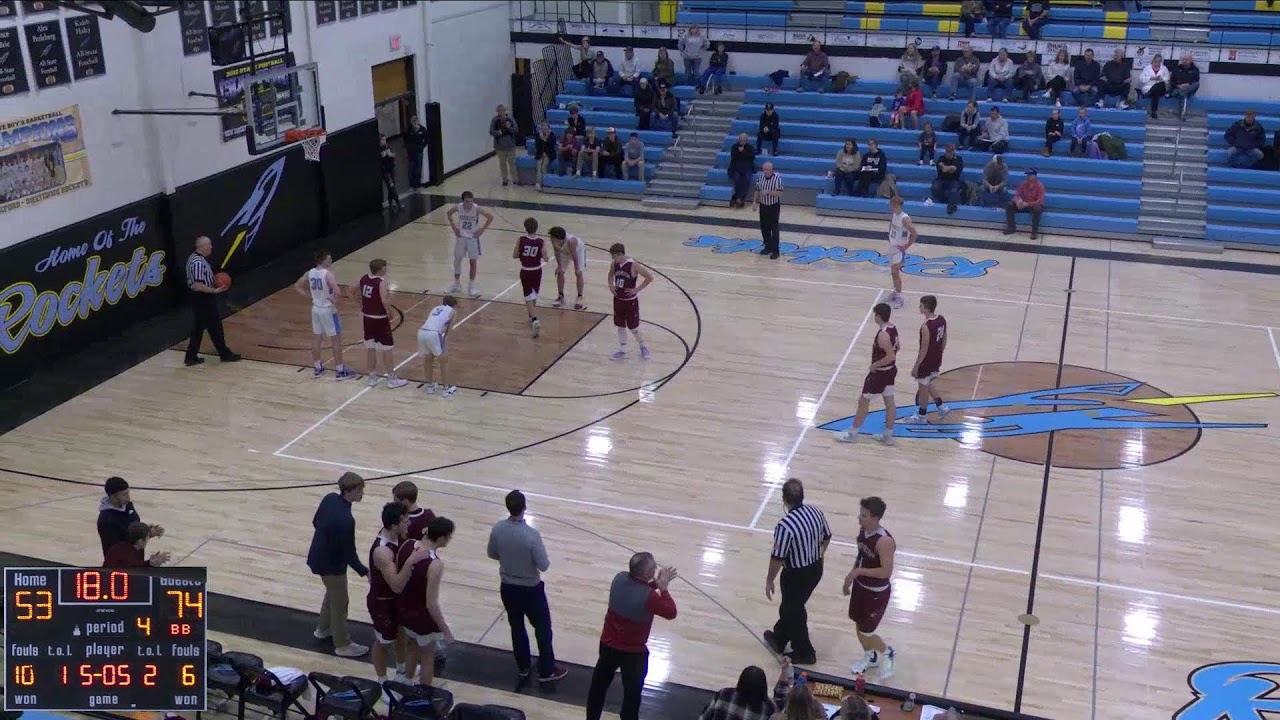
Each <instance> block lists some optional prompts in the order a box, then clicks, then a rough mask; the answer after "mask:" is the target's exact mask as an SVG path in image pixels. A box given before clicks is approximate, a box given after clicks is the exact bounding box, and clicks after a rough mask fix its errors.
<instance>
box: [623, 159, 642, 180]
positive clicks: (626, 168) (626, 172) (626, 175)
mask: <svg viewBox="0 0 1280 720" xmlns="http://www.w3.org/2000/svg"><path fill="white" fill-rule="evenodd" d="M630 162H631V161H630V160H623V161H622V179H623V180H630V179H631V168H635V169H636V173H637V176H636V179H637V180H639V181H640V182H644V159H643V158H642V159H640V160H638V161H636V162H635V163H632V164H628V163H630Z"/></svg>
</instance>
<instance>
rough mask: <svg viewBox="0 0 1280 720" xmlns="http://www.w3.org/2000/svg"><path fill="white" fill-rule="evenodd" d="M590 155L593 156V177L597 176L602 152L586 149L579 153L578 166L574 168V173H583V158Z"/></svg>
mask: <svg viewBox="0 0 1280 720" xmlns="http://www.w3.org/2000/svg"><path fill="white" fill-rule="evenodd" d="M588 156H590V157H591V177H595V176H596V173H597V172H599V170H600V153H598V152H587V151H586V150H583V151H582V152H580V153H578V166H577V167H576V168H574V173H575V174H577V175H581V174H582V161H583V160H586V159H587V157H588Z"/></svg>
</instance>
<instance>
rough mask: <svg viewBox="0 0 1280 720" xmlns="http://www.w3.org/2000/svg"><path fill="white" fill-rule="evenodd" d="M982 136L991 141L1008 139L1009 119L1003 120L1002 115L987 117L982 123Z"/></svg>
mask: <svg viewBox="0 0 1280 720" xmlns="http://www.w3.org/2000/svg"><path fill="white" fill-rule="evenodd" d="M982 137H983V138H985V139H987V140H990V141H992V142H995V141H997V140H1008V139H1009V121H1008V120H1005V119H1004V116H1003V115H997V116H996V117H994V118H987V121H986V122H985V123H983V125H982Z"/></svg>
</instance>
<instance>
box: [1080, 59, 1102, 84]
mask: <svg viewBox="0 0 1280 720" xmlns="http://www.w3.org/2000/svg"><path fill="white" fill-rule="evenodd" d="M1101 79H1102V66H1101V65H1099V64H1098V61H1097V60H1094V61H1093V62H1091V63H1087V62H1085V61H1083V60H1081V61H1080V63H1079V64H1077V65H1076V71H1075V81H1076V85H1089V86H1095V85H1097V84H1098V81H1099V80H1101Z"/></svg>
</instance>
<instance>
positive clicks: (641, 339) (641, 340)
mask: <svg viewBox="0 0 1280 720" xmlns="http://www.w3.org/2000/svg"><path fill="white" fill-rule="evenodd" d="M631 334H632V335H635V336H636V342H637V343H639V344H640V346H641V347H643V346H644V337H643V336H641V335H640V328H636V329H635V330H632V331H631Z"/></svg>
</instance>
